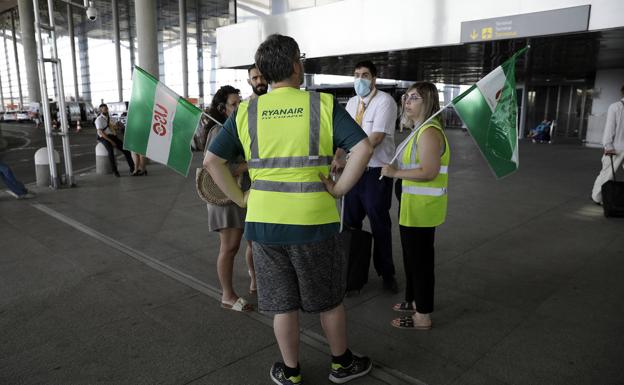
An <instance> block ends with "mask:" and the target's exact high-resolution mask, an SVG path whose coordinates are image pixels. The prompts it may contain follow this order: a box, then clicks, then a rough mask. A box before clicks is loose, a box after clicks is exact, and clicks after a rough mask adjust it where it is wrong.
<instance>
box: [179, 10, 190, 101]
mask: <svg viewBox="0 0 624 385" xmlns="http://www.w3.org/2000/svg"><path fill="white" fill-rule="evenodd" d="M179 11H180V50H181V51H182V96H183V97H185V98H188V53H187V49H188V48H187V45H186V40H187V39H186V0H180V2H179Z"/></svg>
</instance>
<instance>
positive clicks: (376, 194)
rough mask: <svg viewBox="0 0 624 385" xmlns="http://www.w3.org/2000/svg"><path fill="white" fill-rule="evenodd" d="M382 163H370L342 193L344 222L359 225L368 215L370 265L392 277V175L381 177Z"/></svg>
mask: <svg viewBox="0 0 624 385" xmlns="http://www.w3.org/2000/svg"><path fill="white" fill-rule="evenodd" d="M380 175H381V167H369V168H368V169H367V170H366V171H364V174H363V175H362V177H361V178H360V180H359V181H358V182H357V183H356V184H355V186H353V188H352V189H351V191H349V192H348V193H347V195H346V196H345V198H344V199H345V209H344V223H345V225H347V226H348V227H351V228H354V229H359V230H361V229H362V221H363V220H364V218H365V217H367V216H368V220H369V222H370V226H371V231H372V233H373V265H374V266H375V270H376V271H377V275H380V276H382V277H384V278H390V277H394V273H395V270H394V262H393V260H392V230H391V229H392V220H391V219H390V206H391V205H392V178H387V177H383V178H382V179H381V180H379V176H380Z"/></svg>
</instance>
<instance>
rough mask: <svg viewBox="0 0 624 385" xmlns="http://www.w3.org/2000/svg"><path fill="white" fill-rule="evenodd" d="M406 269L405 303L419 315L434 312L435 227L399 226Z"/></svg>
mask: <svg viewBox="0 0 624 385" xmlns="http://www.w3.org/2000/svg"><path fill="white" fill-rule="evenodd" d="M399 230H400V232H401V246H402V247H403V266H404V268H405V301H406V302H412V301H415V302H416V310H417V311H418V312H419V313H424V314H425V313H431V312H433V289H434V285H435V276H434V272H433V260H434V248H433V243H434V240H435V227H407V226H399Z"/></svg>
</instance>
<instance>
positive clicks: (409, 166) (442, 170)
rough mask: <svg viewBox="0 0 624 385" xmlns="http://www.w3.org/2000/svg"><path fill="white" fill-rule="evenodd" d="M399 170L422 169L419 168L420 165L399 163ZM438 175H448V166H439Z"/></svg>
mask: <svg viewBox="0 0 624 385" xmlns="http://www.w3.org/2000/svg"><path fill="white" fill-rule="evenodd" d="M399 168H400V169H401V170H411V169H414V168H422V167H421V166H420V163H410V164H405V163H401V162H400V163H399ZM439 174H448V166H440V171H439Z"/></svg>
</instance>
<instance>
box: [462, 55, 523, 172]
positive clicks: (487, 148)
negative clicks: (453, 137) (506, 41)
mask: <svg viewBox="0 0 624 385" xmlns="http://www.w3.org/2000/svg"><path fill="white" fill-rule="evenodd" d="M527 48H528V47H525V48H523V49H521V50H520V51H518V52H516V53H515V54H514V55H513V56H512V57H511V58H510V59H508V60H507V61H505V62H504V63H503V64H501V65H500V66H498V67H496V68H495V69H494V70H493V71H492V72H490V73H489V74H487V75H486V76H485V77H484V78H483V79H481V80H479V81H478V82H477V84H475V85H473V86H472V87H470V88H469V89H468V90H467V91H465V92H464V93H462V94H461V95H459V96H457V97H456V98H455V99H453V101H452V104H453V106H454V107H455V111H456V112H457V114H458V115H459V116H460V118H461V119H462V120H463V122H464V124H465V125H466V127H467V128H468V132H469V133H470V135H471V136H472V138H473V139H474V140H475V142H476V143H477V145H478V146H479V149H480V150H481V153H482V154H483V156H484V157H485V159H486V160H487V162H488V164H489V165H490V167H491V169H492V171H493V172H494V174H495V175H496V177H498V178H502V177H504V176H506V175H508V174H510V173H512V172H514V171H516V170H517V169H518V165H519V159H518V129H517V126H518V124H517V123H518V119H517V113H516V111H517V106H518V105H517V103H516V76H515V65H516V57H517V56H519V55H521V54H523V53H524V51H526V50H527Z"/></svg>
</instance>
